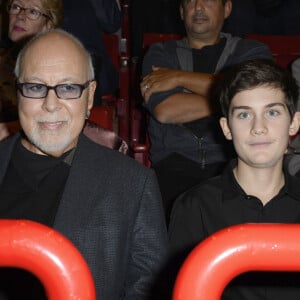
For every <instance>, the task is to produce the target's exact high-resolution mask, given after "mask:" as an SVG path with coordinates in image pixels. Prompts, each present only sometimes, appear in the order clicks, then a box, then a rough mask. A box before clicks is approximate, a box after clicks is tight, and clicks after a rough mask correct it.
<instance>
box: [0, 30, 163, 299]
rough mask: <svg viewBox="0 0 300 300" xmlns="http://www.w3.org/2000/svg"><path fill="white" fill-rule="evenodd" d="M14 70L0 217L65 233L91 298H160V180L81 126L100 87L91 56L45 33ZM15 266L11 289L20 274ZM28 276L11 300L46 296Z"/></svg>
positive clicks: (64, 36) (0, 287)
mask: <svg viewBox="0 0 300 300" xmlns="http://www.w3.org/2000/svg"><path fill="white" fill-rule="evenodd" d="M15 73H16V77H17V97H18V111H19V117H20V123H21V126H22V129H23V132H22V133H21V134H17V135H15V136H13V137H11V138H9V139H7V140H5V141H2V142H0V199H1V202H0V218H14V219H28V220H33V221H37V222H40V223H43V224H45V225H48V226H50V227H53V228H54V229H56V230H58V231H59V232H61V233H62V234H64V235H65V236H66V237H67V238H69V239H70V240H71V241H72V242H73V243H74V244H75V246H76V247H77V248H78V249H79V251H80V252H81V253H82V255H83V256H84V258H85V259H86V261H87V263H88V265H89V267H90V269H91V272H92V274H93V277H94V281H95V285H96V290H97V299H106V300H113V299H130V300H132V299H141V300H142V299H151V297H153V299H158V298H157V297H156V295H155V293H156V292H155V290H154V289H153V287H154V286H155V281H156V279H157V276H158V273H159V271H160V268H161V267H162V265H163V262H164V260H165V256H166V252H167V250H166V249H167V235H166V227H165V223H164V217H163V211H162V205H161V198H160V194H159V189H158V185H157V182H156V178H155V175H154V173H153V172H152V170H150V169H147V168H145V167H144V166H142V165H140V164H139V163H137V162H136V161H134V160H133V159H131V158H129V157H127V156H125V155H123V154H120V153H118V152H117V151H113V150H111V149H108V148H105V147H103V146H100V145H98V144H95V143H93V142H92V141H91V140H89V139H88V138H87V137H86V136H84V135H83V134H82V130H83V127H84V123H85V119H86V117H87V116H88V114H89V110H90V109H91V107H92V105H93V96H94V92H95V88H96V82H95V81H94V70H93V66H92V61H91V56H90V54H89V53H88V52H87V51H86V50H85V48H84V47H83V46H82V44H81V43H80V42H79V41H78V40H77V39H76V38H74V37H73V36H71V35H70V34H68V33H66V32H65V31H62V30H54V31H50V32H47V33H43V34H41V35H38V36H36V37H35V38H33V40H31V41H30V42H29V43H27V44H26V46H25V47H24V48H23V49H22V50H21V52H20V53H19V55H18V59H17V62H16V68H15ZM14 271H15V273H14V274H13V275H12V276H10V277H13V278H14V281H15V282H16V286H15V287H14V288H13V289H12V290H13V291H10V292H12V293H15V292H18V290H19V289H18V288H17V287H18V284H19V283H20V282H21V283H22V282H24V274H23V273H22V272H21V271H20V270H14ZM0 278H3V280H2V279H1V280H0V293H1V291H6V288H7V286H6V285H5V284H6V280H5V278H6V277H5V275H4V276H3V277H1V272H0ZM33 281H34V280H31V281H28V280H27V281H26V284H24V286H27V290H29V291H28V292H29V294H28V295H27V294H26V296H25V294H24V291H23V290H22V291H21V292H20V293H21V295H19V297H17V298H16V299H45V295H39V296H36V294H33V291H41V290H42V289H41V288H38V287H37V286H38V284H37V283H36V282H35V284H34V283H33ZM28 282H29V283H28ZM33 286H35V288H34V287H33ZM9 299H10V298H9ZM14 299H15V298H14Z"/></svg>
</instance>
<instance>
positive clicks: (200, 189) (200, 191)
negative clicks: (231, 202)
mask: <svg viewBox="0 0 300 300" xmlns="http://www.w3.org/2000/svg"><path fill="white" fill-rule="evenodd" d="M222 177H223V176H222V175H219V176H216V177H213V178H210V179H207V180H206V181H203V182H201V183H199V184H197V185H195V186H194V187H192V188H191V189H189V190H187V191H186V192H185V193H183V194H182V195H181V196H180V197H179V198H178V199H177V200H176V204H175V205H174V207H175V206H176V207H177V209H178V207H182V206H188V207H190V208H192V209H194V208H196V207H199V206H202V205H205V203H209V204H214V203H216V202H219V201H221V199H222V192H223V179H222ZM180 209H182V208H180Z"/></svg>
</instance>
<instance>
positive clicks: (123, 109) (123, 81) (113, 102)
mask: <svg viewBox="0 0 300 300" xmlns="http://www.w3.org/2000/svg"><path fill="white" fill-rule="evenodd" d="M102 39H103V42H104V46H105V49H106V51H107V53H108V54H109V55H110V57H111V60H112V62H113V65H114V66H115V68H116V69H117V71H118V73H119V91H118V96H117V97H114V96H112V95H104V96H102V103H103V104H104V105H107V106H113V107H114V110H115V116H116V118H117V120H116V122H115V123H116V124H117V129H116V130H117V134H118V135H119V136H120V137H121V138H122V139H123V140H125V141H128V140H129V109H128V107H129V73H130V72H129V66H128V56H127V55H124V54H122V53H121V52H120V44H119V36H118V35H116V34H103V36H102Z"/></svg>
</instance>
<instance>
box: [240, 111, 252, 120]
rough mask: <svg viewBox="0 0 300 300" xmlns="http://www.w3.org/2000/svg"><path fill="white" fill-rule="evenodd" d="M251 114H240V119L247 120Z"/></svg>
mask: <svg viewBox="0 0 300 300" xmlns="http://www.w3.org/2000/svg"><path fill="white" fill-rule="evenodd" d="M249 116H250V114H249V113H248V112H241V113H239V114H238V118H239V119H247V118H249Z"/></svg>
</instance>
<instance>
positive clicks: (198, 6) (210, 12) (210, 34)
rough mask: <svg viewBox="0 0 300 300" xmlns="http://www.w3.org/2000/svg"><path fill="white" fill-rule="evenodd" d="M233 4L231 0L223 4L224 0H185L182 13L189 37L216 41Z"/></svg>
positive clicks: (208, 42) (209, 42)
mask: <svg viewBox="0 0 300 300" xmlns="http://www.w3.org/2000/svg"><path fill="white" fill-rule="evenodd" d="M231 4H232V3H231V1H226V3H225V4H223V2H222V0H183V2H182V5H181V6H180V15H181V19H182V20H183V22H184V25H185V29H186V33H187V37H188V38H191V39H200V40H202V41H203V42H206V43H207V44H211V43H215V42H216V39H218V38H219V34H220V31H221V29H222V26H223V23H224V20H225V19H226V18H227V17H228V16H229V15H230V13H231Z"/></svg>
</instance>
